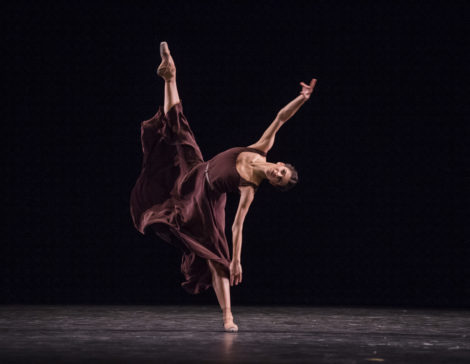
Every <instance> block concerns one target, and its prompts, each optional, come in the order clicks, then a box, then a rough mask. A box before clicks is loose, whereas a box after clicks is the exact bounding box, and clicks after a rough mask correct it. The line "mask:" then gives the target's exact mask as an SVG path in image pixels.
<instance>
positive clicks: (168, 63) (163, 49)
mask: <svg viewBox="0 0 470 364" xmlns="http://www.w3.org/2000/svg"><path fill="white" fill-rule="evenodd" d="M160 56H161V57H162V62H161V63H160V66H158V69H157V74H158V75H159V76H160V77H161V78H163V79H164V80H165V103H164V105H163V111H164V112H165V114H166V113H167V112H168V110H170V109H171V108H172V107H173V106H174V105H176V104H177V103H178V102H180V97H179V95H178V88H177V87H176V66H175V62H174V61H173V57H172V56H171V54H170V49H169V48H168V44H167V43H166V42H161V43H160Z"/></svg>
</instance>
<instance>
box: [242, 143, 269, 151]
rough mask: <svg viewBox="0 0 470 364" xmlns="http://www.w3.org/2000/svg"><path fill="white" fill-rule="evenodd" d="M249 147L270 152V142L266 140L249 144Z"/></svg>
mask: <svg viewBox="0 0 470 364" xmlns="http://www.w3.org/2000/svg"><path fill="white" fill-rule="evenodd" d="M247 148H253V149H258V150H259V151H261V152H264V153H267V152H269V148H268V144H267V143H266V142H265V141H258V142H256V143H254V144H251V145H248V146H247Z"/></svg>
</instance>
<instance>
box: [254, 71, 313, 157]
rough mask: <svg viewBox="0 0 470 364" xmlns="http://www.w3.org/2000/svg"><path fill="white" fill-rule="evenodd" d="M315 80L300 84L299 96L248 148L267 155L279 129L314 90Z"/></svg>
mask: <svg viewBox="0 0 470 364" xmlns="http://www.w3.org/2000/svg"><path fill="white" fill-rule="evenodd" d="M316 82H317V80H316V79H315V78H313V79H312V81H310V85H306V84H305V83H303V82H300V85H301V86H302V91H300V95H299V96H297V97H296V98H295V99H294V100H292V101H291V102H289V103H288V104H287V105H286V106H284V107H283V108H282V109H281V110H280V111H279V112H278V113H277V115H276V118H275V119H274V121H273V122H272V123H271V125H270V126H269V127H268V128H267V129H266V131H265V132H264V133H263V135H262V136H261V138H260V139H259V140H258V141H257V142H256V143H254V144H252V145H249V147H250V148H255V149H258V150H261V151H263V152H265V153H267V152H268V151H269V150H270V149H271V148H272V146H273V145H274V139H275V137H276V133H277V132H278V130H279V128H280V127H281V126H282V125H283V124H284V123H285V122H286V121H287V120H289V119H290V118H291V117H292V116H293V115H294V114H295V113H296V112H297V110H299V108H300V107H301V106H302V105H303V104H304V103H305V102H306V101H307V100H308V99H309V98H310V95H311V94H312V92H313V89H314V88H315V84H316Z"/></svg>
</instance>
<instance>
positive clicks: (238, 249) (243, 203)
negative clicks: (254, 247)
mask: <svg viewBox="0 0 470 364" xmlns="http://www.w3.org/2000/svg"><path fill="white" fill-rule="evenodd" d="M239 189H240V202H239V204H238V209H237V213H236V214H235V220H234V221H233V225H232V246H233V254H232V262H231V263H230V285H231V286H233V285H234V284H235V285H237V284H238V283H241V281H242V265H241V255H242V233H243V222H244V221H245V216H246V214H247V212H248V209H249V208H250V205H251V203H252V202H253V198H254V196H255V191H254V190H253V188H252V187H250V186H243V187H239Z"/></svg>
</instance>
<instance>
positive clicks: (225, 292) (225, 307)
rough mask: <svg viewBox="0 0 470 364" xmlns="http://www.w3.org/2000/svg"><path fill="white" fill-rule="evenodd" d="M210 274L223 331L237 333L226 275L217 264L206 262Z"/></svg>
mask: <svg viewBox="0 0 470 364" xmlns="http://www.w3.org/2000/svg"><path fill="white" fill-rule="evenodd" d="M207 264H208V265H209V269H210V270H211V273H212V287H213V288H214V291H215V294H216V296H217V300H218V301H219V305H220V308H221V309H222V318H223V320H224V328H225V331H229V332H237V331H238V326H237V325H235V324H234V322H233V315H232V307H231V304H230V282H229V277H228V276H227V274H226V273H225V272H224V271H223V269H221V268H220V267H219V266H218V265H217V263H214V262H212V261H210V260H207Z"/></svg>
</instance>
